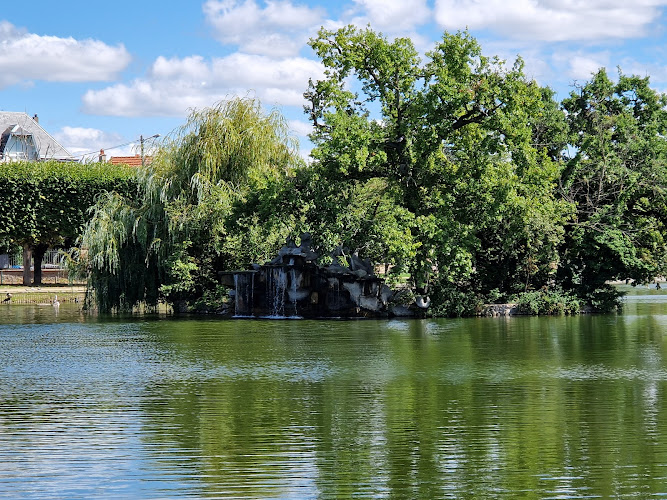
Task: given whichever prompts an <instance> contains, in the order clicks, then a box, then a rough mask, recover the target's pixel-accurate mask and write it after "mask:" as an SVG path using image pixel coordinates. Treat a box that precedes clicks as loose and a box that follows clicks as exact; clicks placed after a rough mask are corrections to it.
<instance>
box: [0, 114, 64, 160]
mask: <svg viewBox="0 0 667 500" xmlns="http://www.w3.org/2000/svg"><path fill="white" fill-rule="evenodd" d="M8 129H12V130H16V131H17V132H19V131H20V134H17V133H16V132H14V133H13V135H26V134H28V135H32V138H33V140H34V142H35V147H36V148H37V151H38V152H39V159H40V160H75V158H74V157H73V156H72V155H71V154H70V153H69V151H67V150H66V149H65V148H64V147H63V146H61V145H60V144H59V143H58V141H56V140H55V139H54V138H53V137H51V135H50V134H49V133H48V132H47V131H46V130H44V129H43V128H42V126H41V125H40V124H39V123H38V122H37V121H36V120H35V119H34V118H32V117H30V116H29V115H28V114H27V113H22V112H18V111H0V132H2V131H6V130H8ZM1 153H2V151H0V154H1Z"/></svg>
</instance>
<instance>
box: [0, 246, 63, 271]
mask: <svg viewBox="0 0 667 500" xmlns="http://www.w3.org/2000/svg"><path fill="white" fill-rule="evenodd" d="M63 258H64V255H63V254H62V252H61V251H60V250H47V251H46V253H45V254H44V258H43V259H42V269H63V267H64V266H63ZM0 269H23V253H14V254H3V255H0ZM31 269H32V268H31Z"/></svg>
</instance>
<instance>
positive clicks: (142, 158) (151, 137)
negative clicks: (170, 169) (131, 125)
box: [139, 134, 160, 167]
mask: <svg viewBox="0 0 667 500" xmlns="http://www.w3.org/2000/svg"><path fill="white" fill-rule="evenodd" d="M157 137H160V134H155V135H152V136H150V137H148V138H146V139H144V136H143V135H140V136H139V142H140V143H141V166H142V167H143V166H145V163H146V161H145V156H144V141H148V140H149V139H156V138H157Z"/></svg>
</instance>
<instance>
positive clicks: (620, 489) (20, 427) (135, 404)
mask: <svg viewBox="0 0 667 500" xmlns="http://www.w3.org/2000/svg"><path fill="white" fill-rule="evenodd" d="M633 304H635V305H634V306H633V308H632V309H631V310H630V311H627V310H626V314H623V315H613V316H582V317H573V318H571V317H558V318H510V319H504V318H503V319H500V318H488V319H486V318H484V319H470V320H438V321H327V322H316V321H294V322H288V321H280V322H276V321H243V320H240V321H220V320H216V319H188V320H175V319H161V320H156V321H151V320H145V319H144V320H133V321H119V320H105V319H101V318H96V319H94V318H93V319H91V318H87V317H85V316H83V317H82V316H80V315H79V313H78V312H77V311H71V310H70V311H68V310H67V309H66V308H64V307H63V306H61V309H60V312H59V315H58V317H57V318H52V319H49V318H48V317H47V316H46V314H47V312H45V311H40V310H35V312H34V314H33V315H32V316H30V315H29V314H27V313H25V312H21V313H19V312H11V313H10V312H8V311H2V310H0V321H2V322H3V323H5V324H4V326H1V327H0V341H1V342H2V344H1V348H0V462H2V463H3V464H7V465H6V466H4V467H3V468H2V470H1V471H0V496H6V497H12V498H13V497H34V498H38V497H42V498H58V497H60V498H89V497H91V496H112V497H116V496H118V497H120V496H131V497H177V496H194V497H245V498H257V497H261V498H271V497H279V498H297V497H298V498H304V497H325V498H340V497H349V496H353V495H359V496H363V497H407V498H462V497H463V498H508V497H534V498H549V497H553V498H580V497H602V498H606V497H625V496H635V497H647V496H652V495H664V494H667V487H666V486H665V484H667V481H666V479H667V477H666V476H667V469H666V467H667V442H666V439H667V418H665V417H666V416H667V414H666V407H665V405H666V403H665V389H666V382H667V362H666V360H667V357H666V354H667V352H665V340H664V338H665V335H664V334H665V320H664V318H667V302H665V301H663V302H660V301H658V300H657V299H655V298H652V299H651V301H650V302H647V303H646V304H643V303H642V302H641V301H639V300H637V299H634V303H633ZM656 304H658V305H660V307H661V308H662V309H661V310H660V314H657V315H654V314H652V313H653V312H654V311H655V307H657V306H656ZM646 308H648V309H646ZM647 310H648V311H649V312H650V313H647V312H646V311H647ZM51 312H53V311H51ZM21 315H24V316H21ZM17 318H19V320H17Z"/></svg>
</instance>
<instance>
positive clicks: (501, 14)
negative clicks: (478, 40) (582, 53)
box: [435, 0, 667, 41]
mask: <svg viewBox="0 0 667 500" xmlns="http://www.w3.org/2000/svg"><path fill="white" fill-rule="evenodd" d="M665 5H667V0H635V1H633V2H628V1H626V0H587V1H585V2H575V1H557V0H517V1H513V2H507V1H504V0H486V1H484V2H480V1H479V0H436V6H435V17H436V20H437V22H438V23H439V24H440V25H441V26H443V27H444V28H446V29H464V28H466V27H468V28H470V29H472V30H477V29H490V30H492V31H494V32H496V33H500V34H502V35H504V36H508V37H510V38H524V39H532V40H546V41H565V40H600V39H609V38H632V37H638V36H642V35H643V34H644V33H645V30H646V28H647V27H648V26H649V24H651V23H653V22H655V21H657V20H658V18H659V16H660V13H661V7H662V6H665Z"/></svg>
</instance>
